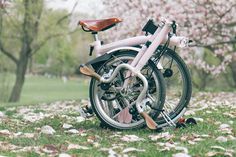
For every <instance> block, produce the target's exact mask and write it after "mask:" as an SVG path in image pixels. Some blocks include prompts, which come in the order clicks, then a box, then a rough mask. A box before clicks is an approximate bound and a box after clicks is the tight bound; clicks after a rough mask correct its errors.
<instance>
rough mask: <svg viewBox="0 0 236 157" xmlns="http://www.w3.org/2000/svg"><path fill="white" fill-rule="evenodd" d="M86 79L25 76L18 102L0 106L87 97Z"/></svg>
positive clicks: (87, 82) (87, 81)
mask: <svg viewBox="0 0 236 157" xmlns="http://www.w3.org/2000/svg"><path fill="white" fill-rule="evenodd" d="M88 84H89V80H88V79H80V78H74V79H70V80H68V81H67V82H66V83H64V82H63V80H62V79H61V78H47V77H43V76H27V77H26V80H25V84H24V86H23V90H22V94H21V99H20V102H18V103H3V102H0V104H1V105H2V106H12V105H13V106H14V105H26V104H27V105H32V104H39V103H48V102H54V101H58V100H79V99H87V98H88Z"/></svg>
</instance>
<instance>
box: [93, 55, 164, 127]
mask: <svg viewBox="0 0 236 157" xmlns="http://www.w3.org/2000/svg"><path fill="white" fill-rule="evenodd" d="M136 54H137V52H134V51H132V52H131V51H123V52H120V53H116V54H114V55H113V57H111V58H110V59H109V60H108V61H106V62H105V63H104V64H103V65H102V66H100V67H99V68H98V69H97V71H96V72H97V73H98V74H100V75H101V76H102V75H103V74H104V73H109V72H110V71H114V69H115V68H116V67H117V66H118V65H120V64H122V63H128V64H130V63H131V62H132V61H133V59H134V57H135V56H136ZM126 73H127V70H126V69H122V70H120V72H119V73H118V75H117V76H116V78H115V79H114V80H113V81H112V82H111V83H109V84H104V83H101V82H99V81H97V80H96V79H94V78H92V79H91V82H90V90H89V93H90V94H89V95H90V101H91V105H92V108H93V111H94V112H95V114H96V115H97V117H98V118H99V119H100V121H101V122H102V123H103V124H105V125H107V126H109V127H111V128H115V129H122V130H124V129H136V128H140V127H142V126H144V125H145V121H144V119H143V118H142V117H141V116H140V115H139V113H138V112H137V109H136V107H135V101H136V99H137V97H138V96H139V94H140V92H141V91H142V89H143V83H142V81H141V80H140V79H139V78H138V77H135V76H133V77H131V76H130V77H128V78H126V76H127V75H126ZM141 73H142V74H143V75H144V76H145V77H146V79H147V81H148V84H149V88H148V91H147V96H146V98H145V100H144V103H143V105H142V106H141V107H142V108H143V109H144V110H145V112H147V113H148V114H149V115H151V116H152V117H157V116H158V115H159V114H160V111H161V110H162V108H163V105H164V102H165V83H164V78H163V75H162V73H161V71H160V70H158V69H157V67H156V65H155V64H154V63H153V62H152V61H151V60H149V62H148V63H147V64H146V65H145V66H144V67H143V69H142V70H141ZM126 79H128V81H129V84H128V88H127V89H126V90H125V92H124V90H122V87H123V83H124V81H125V80H126ZM150 98H152V100H150ZM121 113H125V114H126V115H128V117H129V118H131V119H130V120H128V121H126V120H121V119H122V118H119V116H120V115H121Z"/></svg>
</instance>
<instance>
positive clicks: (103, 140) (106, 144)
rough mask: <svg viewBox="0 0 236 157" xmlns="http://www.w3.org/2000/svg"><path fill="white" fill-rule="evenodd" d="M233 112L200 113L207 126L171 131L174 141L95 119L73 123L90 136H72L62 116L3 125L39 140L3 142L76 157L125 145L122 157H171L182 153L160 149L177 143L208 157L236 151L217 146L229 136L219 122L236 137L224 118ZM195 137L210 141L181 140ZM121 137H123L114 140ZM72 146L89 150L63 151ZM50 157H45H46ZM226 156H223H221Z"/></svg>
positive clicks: (235, 130)
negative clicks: (128, 138)
mask: <svg viewBox="0 0 236 157" xmlns="http://www.w3.org/2000/svg"><path fill="white" fill-rule="evenodd" d="M229 111H230V109H229V108H220V109H219V110H218V111H215V112H212V113H211V114H207V113H205V112H204V111H200V112H198V113H197V115H198V116H199V117H201V118H203V119H204V121H203V122H200V123H199V124H198V125H196V126H193V127H188V128H186V129H177V130H176V129H171V128H169V129H167V130H165V131H168V132H169V133H170V134H172V135H174V136H173V138H171V139H164V138H163V139H159V140H157V141H152V140H151V139H150V138H149V137H148V136H149V135H158V133H157V132H153V131H150V130H148V129H139V130H129V131H121V132H120V131H115V130H109V129H102V128H100V127H99V121H98V120H97V119H94V120H93V121H84V122H81V123H77V122H70V123H71V124H72V125H73V126H74V128H76V129H77V130H83V131H85V133H86V134H87V135H86V136H80V135H79V134H68V133H66V132H65V130H64V129H63V128H62V125H63V123H65V122H68V121H67V119H65V118H63V117H61V116H60V115H56V116H54V117H51V118H46V119H43V120H40V121H38V122H36V123H25V124H24V125H22V124H15V125H14V127H13V126H12V123H1V124H0V130H2V129H6V128H7V129H9V130H10V131H11V132H18V131H21V132H34V133H36V135H37V136H35V137H34V138H25V137H19V138H10V137H6V136H1V135H0V141H4V142H8V143H10V144H13V145H16V146H21V147H28V146H41V147H42V146H45V145H48V144H50V145H53V146H55V147H56V148H58V149H59V152H58V153H60V152H66V153H68V154H71V155H75V156H81V157H84V156H89V157H90V156H98V157H99V156H108V152H107V151H101V148H111V147H112V146H114V145H117V146H119V145H121V147H122V148H119V147H117V148H115V149H114V151H116V152H117V153H118V154H122V150H123V149H124V148H127V147H134V148H138V149H144V150H145V152H130V153H128V155H129V156H150V157H151V156H166V157H169V156H170V157H171V156H172V154H174V153H178V152H181V151H178V150H174V149H171V150H169V151H161V149H162V148H163V147H162V146H159V145H158V143H160V142H164V143H165V142H169V143H173V142H177V143H179V146H182V147H186V148H188V150H189V154H190V155H192V156H206V153H208V152H209V151H213V149H212V148H211V146H221V147H224V148H225V149H232V150H236V140H231V141H228V142H217V141H216V138H217V137H218V136H225V134H223V133H222V132H221V131H219V130H218V128H219V125H218V124H215V122H216V121H220V122H222V123H228V122H229V121H230V120H231V121H232V120H233V122H234V123H233V124H232V125H231V127H232V129H233V135H234V136H235V134H236V120H235V119H231V118H229V117H228V116H224V115H222V113H223V112H229ZM43 125H50V126H52V127H53V128H54V129H55V130H56V134H55V135H52V136H48V135H43V134H40V133H37V128H40V127H42V126H43ZM193 133H195V134H199V135H202V134H207V135H209V137H207V138H203V139H204V140H203V141H199V142H197V143H196V144H195V145H191V144H189V143H188V141H181V137H183V136H189V137H192V135H193ZM131 134H135V135H137V136H139V137H141V138H144V139H145V140H144V141H141V142H140V141H139V142H123V141H121V139H120V137H122V136H124V135H131ZM113 135H119V136H120V137H119V136H115V137H114V136H113ZM88 139H93V142H90V141H89V140H88ZM94 142H97V143H99V144H100V146H98V147H96V146H94ZM69 143H74V144H79V145H82V146H86V147H88V148H89V150H81V149H72V150H63V147H66V146H68V144H69ZM218 152H221V153H224V151H222V150H218ZM0 155H6V156H39V154H37V153H36V152H34V151H26V152H17V153H13V152H9V151H3V150H0ZM47 155H49V154H47V153H45V156H47ZM234 155H235V154H234ZM221 156H223V155H221Z"/></svg>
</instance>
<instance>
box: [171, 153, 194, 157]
mask: <svg viewBox="0 0 236 157" xmlns="http://www.w3.org/2000/svg"><path fill="white" fill-rule="evenodd" d="M172 157H191V156H190V155H188V154H185V153H177V154H173V155H172Z"/></svg>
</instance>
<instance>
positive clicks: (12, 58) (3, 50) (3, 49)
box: [0, 41, 18, 64]
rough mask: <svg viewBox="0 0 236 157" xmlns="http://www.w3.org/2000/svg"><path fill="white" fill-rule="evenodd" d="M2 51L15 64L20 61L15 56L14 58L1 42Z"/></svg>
mask: <svg viewBox="0 0 236 157" xmlns="http://www.w3.org/2000/svg"><path fill="white" fill-rule="evenodd" d="M0 51H1V52H2V53H3V54H4V55H6V56H7V57H8V58H10V59H11V60H12V61H13V62H14V63H15V64H17V63H18V60H17V59H16V57H15V56H13V55H12V54H11V53H10V52H8V51H7V50H6V49H5V48H4V47H3V45H2V42H1V41H0Z"/></svg>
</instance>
